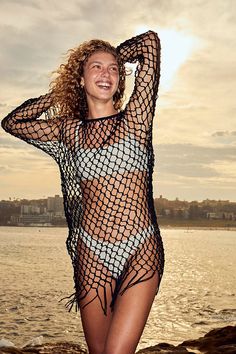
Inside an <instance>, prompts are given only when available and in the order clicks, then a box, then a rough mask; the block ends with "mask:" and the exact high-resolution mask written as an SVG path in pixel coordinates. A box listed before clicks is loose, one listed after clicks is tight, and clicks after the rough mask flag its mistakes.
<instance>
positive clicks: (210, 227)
mask: <svg viewBox="0 0 236 354" xmlns="http://www.w3.org/2000/svg"><path fill="white" fill-rule="evenodd" d="M158 226H159V228H160V229H161V230H163V229H167V230H171V229H179V230H186V231H191V230H222V231H236V226H217V225H208V226H206V225H200V226H197V225H166V224H163V225H162V224H160V223H158ZM0 227H9V228H10V227H16V228H24V227H25V228H42V229H47V228H48V229H53V228H55V229H68V227H67V226H65V225H63V226H59V225H0Z"/></svg>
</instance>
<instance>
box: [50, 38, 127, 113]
mask: <svg viewBox="0 0 236 354" xmlns="http://www.w3.org/2000/svg"><path fill="white" fill-rule="evenodd" d="M98 51H103V52H107V53H110V54H112V55H113V56H114V57H115V59H116V61H117V63H118V67H119V85H118V89H117V91H116V93H115V95H114V96H113V102H114V108H115V109H116V110H120V109H121V106H122V103H123V100H122V99H123V95H124V90H125V75H126V72H125V66H124V64H123V63H122V61H121V60H120V58H119V56H118V55H117V52H116V49H115V47H113V46H112V45H111V44H110V43H109V42H106V41H103V40H100V39H92V40H90V41H86V42H84V43H82V44H81V45H79V46H78V47H77V48H74V49H70V50H68V52H67V55H68V59H67V63H65V64H61V65H60V66H59V68H58V69H57V70H56V71H53V74H57V77H56V78H55V79H54V80H53V81H52V82H51V83H50V92H51V97H52V101H53V104H54V106H55V107H56V111H57V115H58V116H59V117H70V118H79V119H81V120H83V119H85V117H87V115H88V105H87V99H86V94H85V90H84V88H83V86H82V85H81V77H82V76H83V70H84V64H85V63H86V61H87V60H88V58H89V57H90V56H91V55H92V54H93V53H95V52H98Z"/></svg>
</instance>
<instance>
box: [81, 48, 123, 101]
mask: <svg viewBox="0 0 236 354" xmlns="http://www.w3.org/2000/svg"><path fill="white" fill-rule="evenodd" d="M81 83H82V84H83V85H84V89H85V92H86V96H87V100H88V103H89V102H90V100H92V101H94V102H95V101H102V102H105V103H107V102H108V101H112V102H113V96H114V94H115V93H116V91H117V89H118V85H119V67H118V64H117V61H116V59H115V57H114V56H113V55H112V54H111V53H107V52H95V53H94V54H92V55H91V56H90V57H89V58H88V60H87V62H86V63H85V65H84V73H83V77H82V80H81Z"/></svg>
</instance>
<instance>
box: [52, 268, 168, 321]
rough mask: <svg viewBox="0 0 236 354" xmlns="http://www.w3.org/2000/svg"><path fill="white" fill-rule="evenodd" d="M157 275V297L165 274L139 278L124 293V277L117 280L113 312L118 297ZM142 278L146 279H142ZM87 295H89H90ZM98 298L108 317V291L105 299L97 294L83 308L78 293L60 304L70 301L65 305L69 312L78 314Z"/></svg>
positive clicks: (113, 295) (160, 272)
mask: <svg viewBox="0 0 236 354" xmlns="http://www.w3.org/2000/svg"><path fill="white" fill-rule="evenodd" d="M156 273H158V276H159V282H158V286H157V289H156V295H157V294H158V292H159V289H160V283H161V279H162V275H163V272H162V271H160V270H155V271H153V273H152V274H151V275H150V276H149V277H147V278H144V276H145V275H146V274H144V275H142V276H141V277H139V278H138V280H136V281H133V282H132V281H131V282H130V283H129V284H128V285H127V286H126V287H125V288H124V289H123V290H122V291H120V288H121V286H122V284H123V281H124V279H123V277H121V278H118V279H115V280H116V287H115V290H114V292H113V294H112V300H111V303H110V305H109V307H110V309H111V312H113V311H114V306H115V302H116V299H117V296H118V295H120V296H122V295H124V293H125V292H126V291H127V290H128V289H129V288H131V287H132V286H134V285H136V284H139V283H142V282H145V281H147V280H149V279H151V278H152V277H153V276H154V275H155V274H156ZM142 278H144V279H142ZM132 280H133V279H132ZM86 295H88V293H87V294H86ZM86 295H85V296H83V298H85V297H86ZM97 297H98V298H99V301H100V304H101V307H102V310H103V313H104V315H105V316H107V306H108V304H107V297H106V291H105V290H104V298H103V299H101V297H100V296H99V294H98V292H97V295H96V296H94V297H93V298H92V300H90V301H89V302H87V303H86V304H85V305H83V306H80V305H79V300H81V298H80V297H79V295H78V294H77V293H76V291H75V292H74V293H73V294H71V295H69V296H66V297H64V298H62V299H60V300H59V302H62V301H63V300H66V299H69V301H67V302H66V303H65V307H66V308H67V309H68V312H71V311H72V309H73V308H75V312H78V311H79V309H80V308H82V309H83V308H85V307H86V306H88V305H89V304H90V303H91V302H92V301H94V300H95V299H96V298H97Z"/></svg>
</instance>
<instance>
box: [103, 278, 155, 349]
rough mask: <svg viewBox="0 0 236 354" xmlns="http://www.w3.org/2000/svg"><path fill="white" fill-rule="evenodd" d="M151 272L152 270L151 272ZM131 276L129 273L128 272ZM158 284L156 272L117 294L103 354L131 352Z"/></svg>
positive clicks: (141, 329) (146, 316)
mask: <svg viewBox="0 0 236 354" xmlns="http://www.w3.org/2000/svg"><path fill="white" fill-rule="evenodd" d="M152 273H153V272H152ZM130 276H131V274H130ZM158 284H159V276H158V273H157V272H156V273H155V274H154V275H153V276H151V274H150V279H149V280H146V281H144V282H141V283H138V284H135V285H134V286H132V287H131V288H129V289H127V290H126V291H125V292H124V293H123V295H122V296H118V297H117V299H116V303H115V306H114V313H113V317H112V319H111V324H110V329H109V332H108V335H107V341H106V344H105V351H104V354H110V353H112V354H133V353H135V349H136V348H137V345H138V342H139V340H140V338H141V335H142V333H143V330H144V327H145V324H146V322H147V319H148V316H149V313H150V310H151V307H152V304H153V300H154V298H155V295H156V292H157V288H158Z"/></svg>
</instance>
